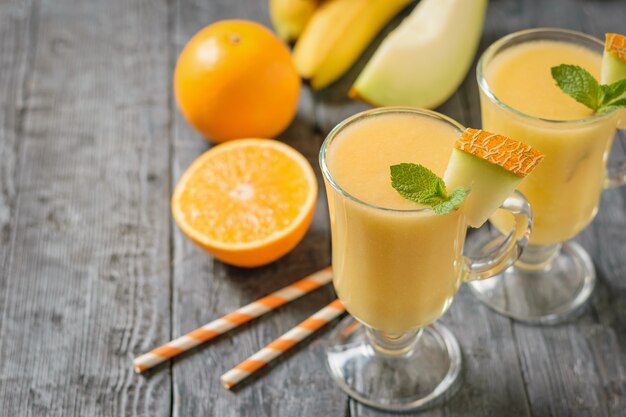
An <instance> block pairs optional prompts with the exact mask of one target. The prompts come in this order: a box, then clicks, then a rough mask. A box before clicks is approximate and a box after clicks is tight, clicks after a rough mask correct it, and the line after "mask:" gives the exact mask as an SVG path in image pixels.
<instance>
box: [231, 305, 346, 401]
mask: <svg viewBox="0 0 626 417" xmlns="http://www.w3.org/2000/svg"><path fill="white" fill-rule="evenodd" d="M344 311H346V309H345V307H344V306H343V304H342V303H341V301H339V300H335V301H333V302H332V303H330V304H328V305H327V306H326V307H324V308H323V309H321V310H320V311H318V312H317V313H315V314H313V315H312V316H311V317H309V318H308V319H306V320H304V321H303V322H302V323H300V324H298V325H297V326H296V327H294V328H293V329H291V330H289V331H288V332H287V333H285V334H284V335H282V336H281V337H279V338H278V339H276V340H274V341H273V342H272V343H270V344H269V345H267V346H265V347H264V348H263V349H261V350H260V351H258V352H257V353H255V354H254V355H252V356H250V357H249V358H248V359H246V360H245V361H243V362H241V363H240V364H239V365H237V366H235V367H234V368H233V369H231V370H230V371H228V372H226V373H225V374H224V375H222V376H221V377H220V381H222V385H224V386H225V387H226V388H228V389H231V388H232V387H234V386H235V385H237V384H238V383H240V382H241V381H243V380H244V379H246V378H247V377H249V376H250V375H252V374H253V373H254V372H255V371H257V370H258V369H259V368H262V367H264V366H265V365H267V364H268V363H270V362H271V361H272V360H274V359H276V358H277V357H279V356H280V355H282V354H283V353H284V352H285V351H287V350H289V349H291V348H292V347H293V346H295V345H296V344H298V342H301V341H302V340H304V339H306V338H307V337H309V336H310V335H311V334H312V333H313V332H315V331H316V330H318V329H320V328H321V327H324V326H325V325H326V324H328V323H329V322H330V321H332V320H333V319H335V318H337V317H338V316H339V315H341V314H342V313H343V312H344Z"/></svg>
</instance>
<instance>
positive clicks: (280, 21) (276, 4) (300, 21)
mask: <svg viewBox="0 0 626 417" xmlns="http://www.w3.org/2000/svg"><path fill="white" fill-rule="evenodd" d="M318 3H319V1H318V0H270V4H269V6H270V7H269V8H270V20H271V21H272V25H274V28H275V29H276V33H277V34H278V36H280V37H281V38H282V39H283V40H284V41H286V42H287V43H293V42H295V41H296V39H298V37H299V36H300V35H301V34H302V31H304V27H305V26H306V24H307V22H308V21H309V20H310V19H311V16H313V13H315V9H317V6H318Z"/></svg>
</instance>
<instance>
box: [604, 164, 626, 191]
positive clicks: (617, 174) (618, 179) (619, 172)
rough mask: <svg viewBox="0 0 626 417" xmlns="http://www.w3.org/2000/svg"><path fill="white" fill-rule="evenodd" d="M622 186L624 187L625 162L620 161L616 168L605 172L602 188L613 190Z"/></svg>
mask: <svg viewBox="0 0 626 417" xmlns="http://www.w3.org/2000/svg"><path fill="white" fill-rule="evenodd" d="M622 185H626V161H622V162H621V163H620V164H619V165H618V166H617V167H616V168H613V169H609V170H608V171H607V174H606V183H605V184H604V188H615V187H620V186H622Z"/></svg>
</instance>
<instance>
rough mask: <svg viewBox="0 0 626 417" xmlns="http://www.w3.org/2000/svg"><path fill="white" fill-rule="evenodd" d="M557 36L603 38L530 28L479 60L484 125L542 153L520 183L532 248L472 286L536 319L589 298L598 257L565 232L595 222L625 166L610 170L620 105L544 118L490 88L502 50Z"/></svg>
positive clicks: (552, 317)
mask: <svg viewBox="0 0 626 417" xmlns="http://www.w3.org/2000/svg"><path fill="white" fill-rule="evenodd" d="M554 41H557V42H565V43H567V44H572V45H576V46H577V47H582V48H587V49H589V50H590V51H593V52H597V53H598V55H601V54H602V50H603V46H604V44H603V43H602V42H601V41H600V40H598V39H596V38H594V37H591V36H588V35H586V34H583V33H579V32H575V31H571V30H564V29H549V28H545V29H543V28H542V29H530V30H524V31H521V32H517V33H513V34H510V35H508V36H505V37H504V38H502V39H500V40H498V41H496V42H495V43H494V44H492V45H491V46H490V47H489V48H487V50H486V51H485V52H484V53H483V55H482V57H481V58H480V60H479V62H478V66H477V80H478V86H479V88H480V103H481V111H482V125H483V128H484V129H486V130H489V131H494V132H498V133H500V134H503V135H507V136H510V137H512V138H515V139H517V140H520V141H522V142H525V143H528V144H529V145H531V146H532V147H534V148H536V149H538V150H539V151H541V152H542V153H543V154H544V155H545V159H544V160H543V161H542V163H541V166H539V167H537V169H536V170H535V171H534V172H533V173H532V174H530V175H529V176H528V177H527V178H526V179H525V181H524V182H523V183H522V184H521V186H520V187H519V190H520V191H521V192H522V193H523V194H524V195H525V196H526V198H528V200H529V201H530V203H531V205H532V208H533V214H534V228H533V235H532V237H531V238H530V244H529V245H528V248H526V250H525V251H524V254H523V256H522V257H521V258H520V259H519V261H518V262H516V263H515V265H514V266H513V267H511V268H510V269H508V270H507V271H505V272H504V273H502V274H501V276H500V277H499V278H496V279H493V280H489V281H485V282H475V283H472V284H471V285H470V286H471V288H472V291H473V292H474V294H475V295H476V296H477V297H478V298H479V299H480V300H481V301H482V302H483V303H485V304H486V305H487V306H489V307H491V308H492V309H494V310H495V311H497V312H499V313H501V314H504V315H506V316H508V317H511V318H513V319H516V320H519V321H524V322H530V323H535V324H551V323H557V322H560V321H562V320H565V319H567V318H569V317H571V316H572V315H573V314H575V313H576V312H578V311H580V308H581V307H582V306H584V304H585V301H587V300H588V299H589V297H590V295H591V293H592V291H593V288H594V285H595V281H596V278H595V271H594V267H593V263H592V262H591V259H590V258H589V255H588V254H587V252H585V250H584V249H583V248H582V247H581V246H580V245H578V244H577V243H575V242H572V241H568V239H571V238H572V237H574V236H576V235H577V234H578V233H579V232H580V231H581V230H582V229H584V228H585V227H586V226H587V225H588V224H589V223H590V222H591V220H592V219H593V217H594V216H595V214H596V213H597V211H598V204H599V201H600V194H601V192H602V190H603V189H604V188H606V187H609V186H617V185H622V184H623V183H624V177H625V170H624V167H623V166H622V168H621V169H618V170H617V171H615V172H613V173H612V174H611V175H610V178H609V176H607V174H606V172H607V170H606V168H607V161H608V156H609V152H610V149H611V144H612V142H613V138H614V136H615V132H616V127H617V125H618V122H619V118H620V117H623V115H624V113H623V112H622V113H620V112H619V111H609V112H606V113H596V114H593V115H591V116H589V117H586V118H583V119H577V120H548V119H542V118H539V117H534V116H531V115H528V114H525V113H523V112H521V111H519V110H517V109H515V108H513V107H512V106H511V105H510V104H508V103H506V102H504V101H502V100H501V99H500V98H498V96H497V95H496V94H495V93H494V91H493V90H492V88H491V86H490V84H489V80H488V78H489V77H488V76H487V75H486V74H487V72H488V68H489V65H490V63H491V62H492V61H493V60H494V58H496V57H498V55H499V54H501V53H503V52H504V51H507V50H508V49H509V48H511V47H515V46H518V45H523V44H525V43H527V42H554ZM565 63H567V62H565ZM520 88H523V87H520ZM572 100H573V99H572ZM492 220H493V221H494V223H495V224H498V223H500V222H499V221H498V219H492Z"/></svg>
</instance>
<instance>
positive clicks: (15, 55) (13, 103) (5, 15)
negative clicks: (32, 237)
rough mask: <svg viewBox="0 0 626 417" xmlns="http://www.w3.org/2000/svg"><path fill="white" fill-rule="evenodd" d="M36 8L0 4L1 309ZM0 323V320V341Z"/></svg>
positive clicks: (27, 4) (11, 234)
mask: <svg viewBox="0 0 626 417" xmlns="http://www.w3.org/2000/svg"><path fill="white" fill-rule="evenodd" d="M35 21H36V9H35V8H34V7H33V4H32V2H30V1H25V2H20V1H11V2H5V3H1V4H0V40H1V42H0V306H2V305H4V302H3V298H2V297H3V296H4V295H6V292H4V291H2V288H4V287H5V285H6V270H7V267H8V266H7V261H8V259H7V258H8V254H9V253H10V251H11V248H12V246H11V241H12V236H13V233H12V230H13V227H12V220H13V218H14V217H15V200H16V198H15V195H16V192H15V179H16V177H17V171H18V158H17V155H18V154H19V147H20V146H19V145H20V142H19V140H18V136H19V133H20V130H21V129H22V121H23V117H22V116H23V113H22V108H23V104H24V84H25V83H26V82H27V79H28V76H29V74H30V73H31V71H30V65H29V62H28V59H29V57H30V55H31V54H29V51H30V52H32V51H33V50H34V42H33V37H34V36H33V35H34V33H35V28H36V23H35ZM1 336H2V321H0V338H1Z"/></svg>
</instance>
